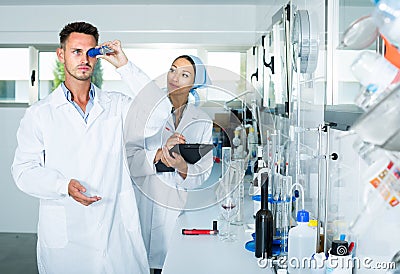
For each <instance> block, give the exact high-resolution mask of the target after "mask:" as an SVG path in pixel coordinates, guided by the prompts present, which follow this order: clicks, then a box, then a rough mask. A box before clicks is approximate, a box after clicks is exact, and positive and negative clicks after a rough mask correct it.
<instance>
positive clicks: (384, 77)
mask: <svg viewBox="0 0 400 274" xmlns="http://www.w3.org/2000/svg"><path fill="white" fill-rule="evenodd" d="M351 70H352V72H353V75H354V77H355V78H356V79H357V80H358V81H359V82H360V83H361V85H363V86H364V87H366V91H365V92H364V93H363V94H361V95H360V96H359V98H357V99H356V103H357V105H359V106H360V107H361V108H363V109H364V110H365V109H368V108H369V107H370V106H371V105H373V104H374V103H375V101H376V99H377V97H378V96H379V95H380V94H382V92H383V91H384V90H386V88H387V87H388V86H390V85H391V84H393V83H396V82H398V80H399V77H400V71H399V69H398V68H397V67H396V66H394V65H393V64H392V63H390V62H389V61H388V60H386V59H385V57H383V56H382V55H380V54H378V53H375V52H371V51H363V52H361V53H360V54H359V55H358V56H357V58H356V59H355V60H354V62H353V64H352V65H351Z"/></svg>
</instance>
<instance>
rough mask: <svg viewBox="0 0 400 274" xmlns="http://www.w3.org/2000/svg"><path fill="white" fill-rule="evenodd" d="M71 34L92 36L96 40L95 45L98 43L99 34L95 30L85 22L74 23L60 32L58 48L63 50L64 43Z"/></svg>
mask: <svg viewBox="0 0 400 274" xmlns="http://www.w3.org/2000/svg"><path fill="white" fill-rule="evenodd" d="M73 32H78V33H84V34H88V35H92V36H93V37H94V39H95V40H96V45H97V44H98V42H99V32H98V31H97V28H96V27H95V26H93V25H91V24H89V23H86V22H74V23H69V24H68V25H66V26H65V27H64V28H63V29H62V30H61V32H60V47H61V48H65V42H66V41H67V39H68V37H69V35H70V34H71V33H73Z"/></svg>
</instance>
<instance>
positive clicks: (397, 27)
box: [372, 0, 400, 47]
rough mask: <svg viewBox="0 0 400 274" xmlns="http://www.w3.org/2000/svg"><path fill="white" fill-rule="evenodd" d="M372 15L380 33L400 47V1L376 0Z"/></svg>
mask: <svg viewBox="0 0 400 274" xmlns="http://www.w3.org/2000/svg"><path fill="white" fill-rule="evenodd" d="M373 2H374V3H375V9H374V12H373V13H372V17H373V18H374V21H375V24H376V25H377V26H378V28H379V32H380V33H381V34H383V36H385V38H386V39H388V40H389V41H390V43H391V44H393V45H395V46H397V47H398V46H400V1H399V0H374V1H373Z"/></svg>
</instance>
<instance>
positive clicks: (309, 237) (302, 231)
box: [288, 209, 316, 274]
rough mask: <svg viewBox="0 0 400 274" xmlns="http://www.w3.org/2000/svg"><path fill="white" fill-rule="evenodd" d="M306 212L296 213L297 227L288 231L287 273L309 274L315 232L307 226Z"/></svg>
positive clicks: (314, 245) (313, 250) (307, 217)
mask: <svg viewBox="0 0 400 274" xmlns="http://www.w3.org/2000/svg"><path fill="white" fill-rule="evenodd" d="M309 220H310V217H309V213H308V211H305V210H304V209H303V210H299V211H298V212H297V226H295V227H293V228H291V229H290V230H289V247H288V269H289V273H290V274H293V273H301V274H305V273H311V267H310V264H311V257H312V255H313V254H314V253H315V250H316V248H315V247H316V234H315V231H314V230H313V229H312V228H311V227H309V226H308V221H309Z"/></svg>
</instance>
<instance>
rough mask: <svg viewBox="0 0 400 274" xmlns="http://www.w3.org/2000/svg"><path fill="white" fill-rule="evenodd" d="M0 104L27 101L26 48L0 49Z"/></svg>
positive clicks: (27, 72)
mask: <svg viewBox="0 0 400 274" xmlns="http://www.w3.org/2000/svg"><path fill="white" fill-rule="evenodd" d="M0 60H1V66H0V102H15V103H27V102H28V100H29V81H28V79H29V50H28V48H0Z"/></svg>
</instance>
